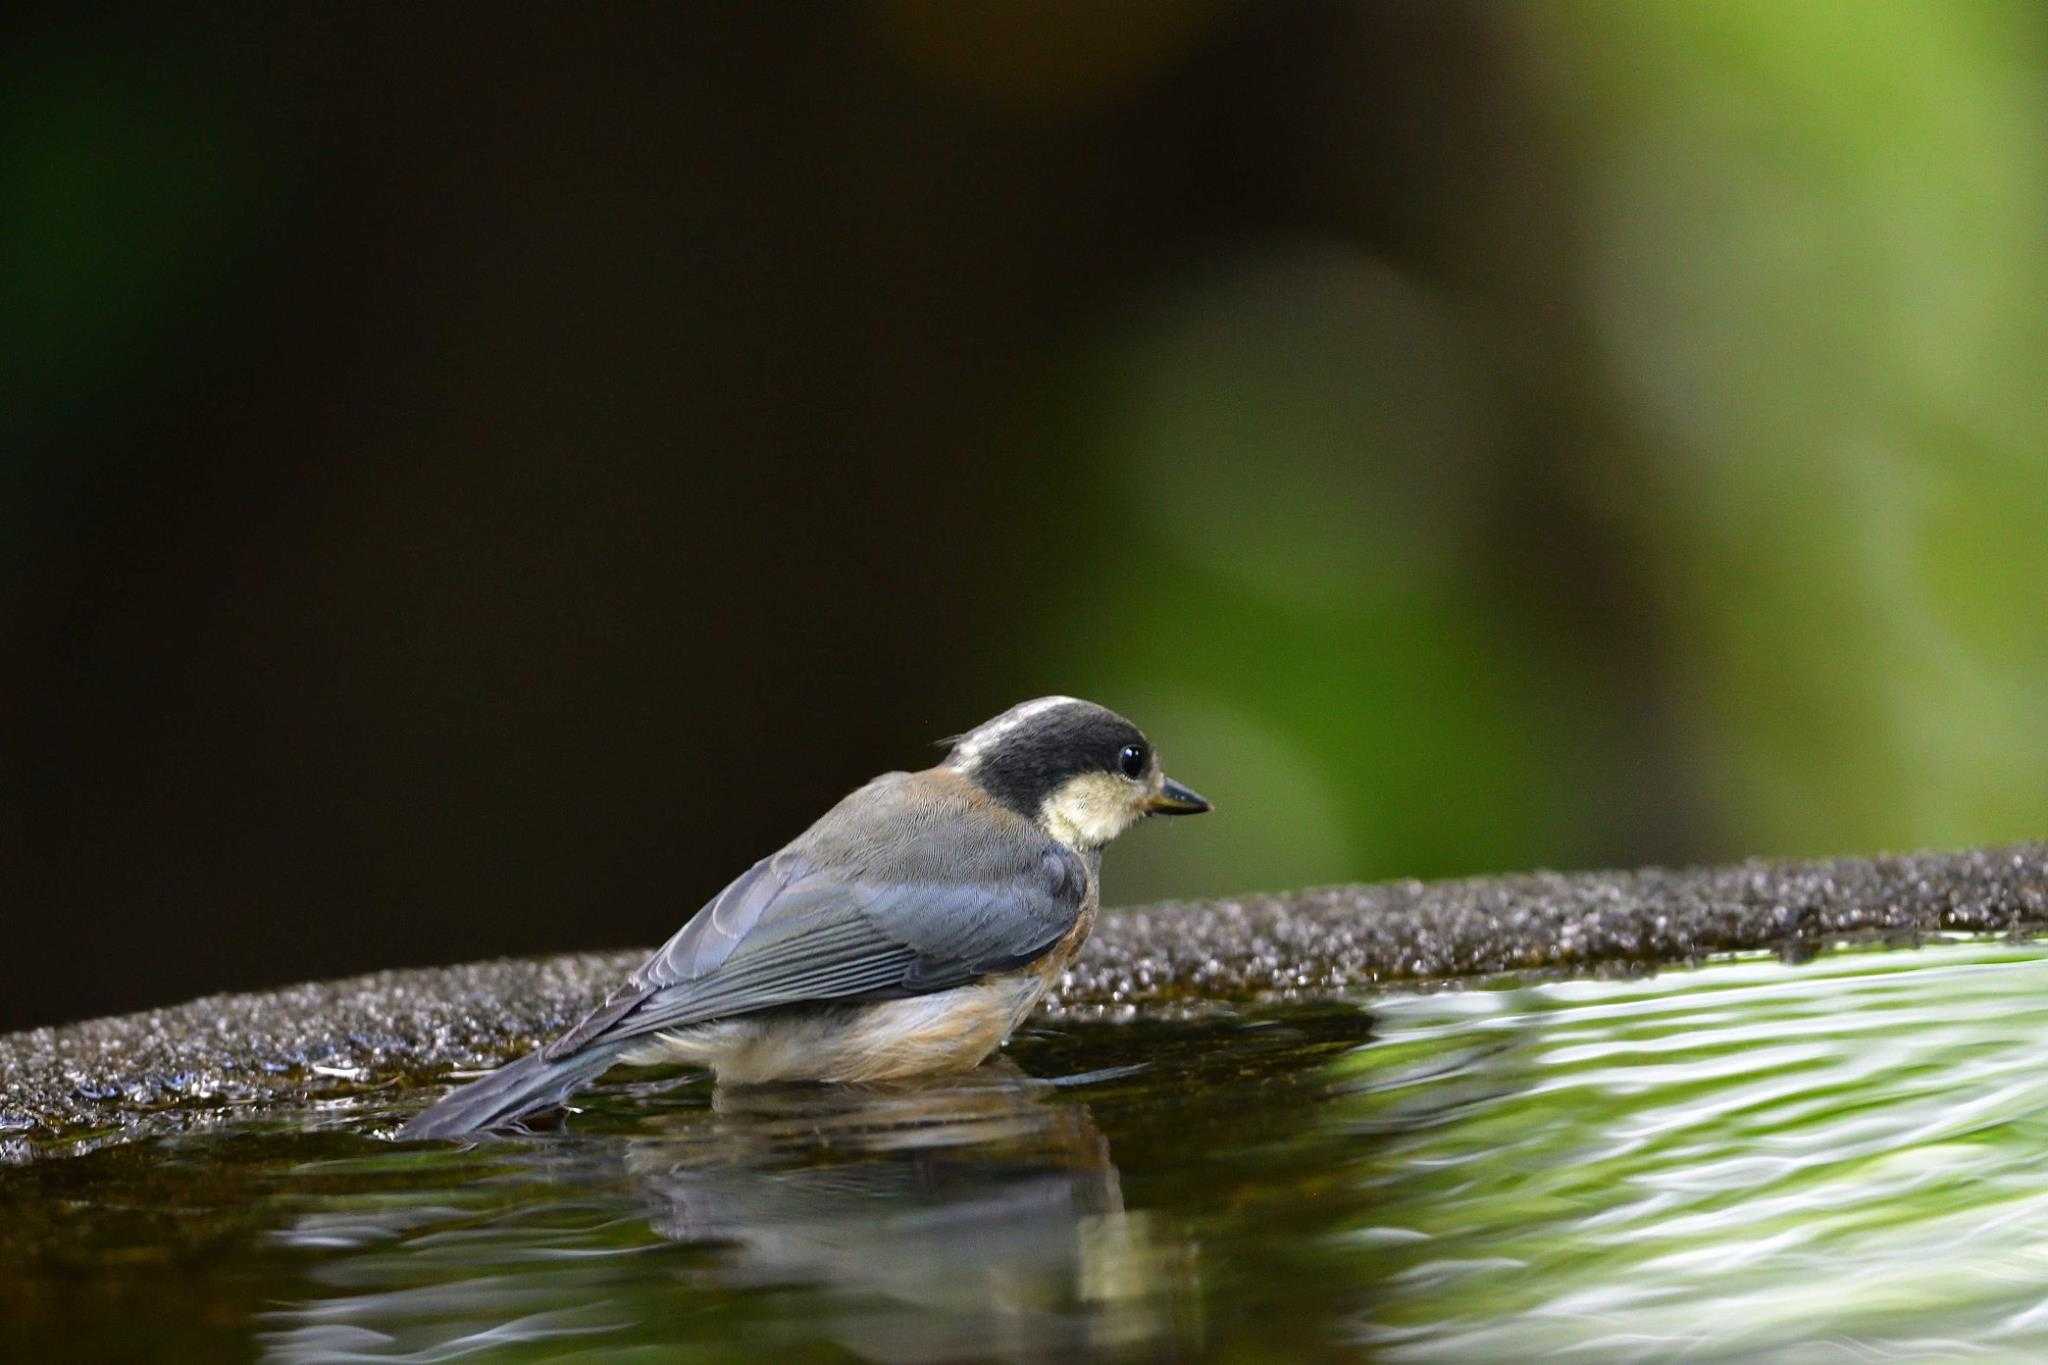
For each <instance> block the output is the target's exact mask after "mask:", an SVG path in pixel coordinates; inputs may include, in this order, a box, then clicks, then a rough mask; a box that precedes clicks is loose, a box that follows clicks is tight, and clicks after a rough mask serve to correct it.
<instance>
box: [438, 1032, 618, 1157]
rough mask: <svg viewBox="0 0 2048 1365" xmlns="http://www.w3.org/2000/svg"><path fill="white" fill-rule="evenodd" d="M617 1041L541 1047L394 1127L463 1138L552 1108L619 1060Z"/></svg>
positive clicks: (440, 1136)
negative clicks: (559, 1049)
mask: <svg viewBox="0 0 2048 1365" xmlns="http://www.w3.org/2000/svg"><path fill="white" fill-rule="evenodd" d="M620 1050H621V1045H620V1044H617V1043H598V1044H596V1045H594V1046H591V1047H586V1048H583V1049H582V1050H581V1051H578V1052H575V1053H572V1054H570V1055H569V1056H567V1057H561V1058H557V1059H556V1060H554V1061H548V1060H547V1059H545V1058H544V1057H542V1055H541V1049H538V1048H536V1049H535V1050H534V1051H532V1052H529V1053H527V1054H526V1055H525V1056H524V1057H521V1058H520V1059H519V1060H518V1061H516V1062H508V1063H506V1064H505V1065H504V1066H501V1067H499V1068H498V1069H497V1070H496V1071H493V1072H492V1073H491V1074H490V1075H488V1076H484V1077H481V1078H479V1079H477V1080H474V1081H471V1082H470V1083H469V1084H468V1085H465V1086H463V1087H461V1088H460V1089H457V1090H451V1091H449V1092H448V1093H447V1094H446V1095H443V1096H442V1097H441V1098H440V1099H439V1100H437V1101H435V1103H434V1104H433V1105H432V1106H430V1107H429V1108H428V1109H426V1110H425V1111H424V1112H422V1113H420V1114H418V1115H416V1116H415V1117H414V1118H413V1119H412V1121H411V1122H409V1123H407V1124H406V1125H405V1126H404V1127H403V1128H401V1129H399V1130H398V1136H399V1137H400V1138H401V1139H403V1140H408V1141H409V1140H412V1139H417V1138H454V1137H467V1136H468V1135H469V1134H471V1133H480V1132H483V1131H485V1130H487V1129H491V1128H501V1127H504V1126H505V1125H507V1124H510V1123H513V1122H514V1121H516V1120H518V1119H522V1118H524V1117H526V1116H527V1115H529V1114H537V1113H539V1112H541V1111H542V1110H544V1109H553V1108H555V1107H557V1106H558V1105H560V1104H561V1103H562V1102H563V1101H565V1100H567V1099H568V1098H569V1096H570V1095H572V1094H574V1093H575V1092H576V1091H577V1090H579V1089H581V1088H582V1087H583V1086H584V1085H585V1084H586V1083H587V1082H589V1081H591V1080H594V1079H595V1078H596V1077H597V1076H598V1074H599V1073H600V1072H602V1071H604V1070H606V1069H607V1068H609V1067H610V1066H611V1064H612V1063H613V1062H616V1061H617V1060H618V1059H619V1052H620Z"/></svg>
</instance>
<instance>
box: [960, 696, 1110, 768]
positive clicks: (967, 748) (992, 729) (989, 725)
mask: <svg viewBox="0 0 2048 1365" xmlns="http://www.w3.org/2000/svg"><path fill="white" fill-rule="evenodd" d="M1081 704H1082V703H1081V701H1080V700H1079V699H1078V698H1075V697H1040V698H1038V699H1037V700H1036V701H1026V702H1019V703H1018V704H1017V705H1015V706H1013V707H1011V708H1010V709H1009V710H1007V711H1005V712H1003V714H1001V715H1000V716H997V717H996V718H995V719H994V720H991V721H988V722H986V723H984V724H983V725H982V726H980V727H979V728H978V729H974V730H970V731H968V732H967V733H966V734H965V735H963V736H961V738H960V742H959V744H957V745H956V746H954V749H953V758H952V761H951V762H950V763H949V764H948V765H947V766H948V767H950V768H952V769H953V771H954V772H956V773H964V774H967V775H970V776H971V775H972V774H973V772H974V770H975V768H976V767H977V766H978V765H979V764H980V762H981V756H982V755H983V754H985V753H987V752H988V751H989V749H990V748H991V747H992V746H994V745H995V744H996V743H998V742H999V741H1000V740H1001V739H1002V738H1003V736H1004V735H1007V734H1011V733H1014V732H1015V731H1016V730H1017V729H1018V728H1019V727H1020V726H1022V725H1023V724H1024V723H1025V722H1026V721H1029V720H1030V719H1031V718H1032V717H1033V716H1042V715H1044V714H1045V713H1046V712H1048V711H1055V710H1058V709H1059V708H1060V707H1062V706H1079V705H1081Z"/></svg>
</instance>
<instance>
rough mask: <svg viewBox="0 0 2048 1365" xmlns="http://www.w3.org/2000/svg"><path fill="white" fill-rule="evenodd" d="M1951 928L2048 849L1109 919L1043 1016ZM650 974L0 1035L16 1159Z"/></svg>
mask: <svg viewBox="0 0 2048 1365" xmlns="http://www.w3.org/2000/svg"><path fill="white" fill-rule="evenodd" d="M1942 931H1949V932H1968V933H2015V934H2028V933H2034V932H2048V844H2022V845H2014V846H2011V847H2007V848H1991V849H1979V850H1974V851H1970V852H1963V853H1921V854H1913V855H1909V856H1904V857H1883V858H1843V859H1836V860H1832V861H1826V862H1749V863H1741V864H1737V865H1735V866H1731V867H1720V868H1703V869H1688V870H1679V871H1666V870H1661V869H1647V870H1644V871H1638V872H1591V873H1549V872H1539V873H1530V874H1526V875H1520V876H1511V877H1480V878H1472V879H1469V880H1463V881H1451V882H1433V883H1424V882H1413V881H1409V882H1388V883H1381V884H1376V885H1366V886H1335V887H1325V888H1319V889H1314V890H1307V891H1292V892H1283V893H1277V894H1272V895H1259V896H1246V897H1240V898H1236V899H1230V900H1221V901H1207V902H1190V903H1168V904H1163V905H1156V906H1148V907H1144V908H1141V909H1134V910H1125V911H1120V912H1112V913H1109V914H1106V915H1104V916H1103V918H1102V920H1101V922H1100V924H1099V925H1098V926H1097V928H1096V931H1095V936H1094V939H1093V941H1092V942H1091V943H1090V944H1089V946H1088V949H1087V950H1086V952H1084V953H1083V955H1082V957H1081V960H1080V961H1079V962H1078V963H1076V965H1075V966H1074V968H1073V969H1072V970H1071V971H1070V972H1069V973H1068V974H1067V976H1066V979H1065V980H1064V981H1063V982H1062V984H1061V987H1060V990H1059V992H1058V995H1057V997H1056V998H1055V1000H1054V1001H1053V1002H1052V1004H1051V1006H1050V1012H1051V1013H1052V1014H1054V1015H1056V1016H1057V1015H1060V1014H1066V1015H1069V1016H1071V1015H1076V1014H1081V1015H1090V1016H1099V1015H1103V1014H1110V1015H1116V1014H1122V1013H1130V1012H1134V1011H1135V1010H1137V1009H1138V1008H1140V1007H1146V1008H1150V1007H1186V1006H1188V1005H1191V1004H1194V1003H1196V1002H1201V1001H1228V1000H1241V999H1245V998H1249V997H1252V996H1259V995H1270V994H1274V993H1280V994H1320V993H1325V992H1333V991H1338V990H1347V989H1357V988H1360V987H1368V986H1374V985H1389V984H1409V985H1421V984H1432V983H1442V982H1444V981H1447V980H1452V979H1455V978H1459V977H1469V976H1477V975H1492V974H1497V973H1502V972H1518V971H1542V972H1569V971H1641V970H1646V969H1648V968H1651V967H1654V966H1656V965H1659V964H1664V963H1679V962H1693V961H1697V960H1699V959H1701V958H1704V957H1706V956H1709V955H1711V954H1713V953H1717V952H1725V951H1730V950H1734V949H1742V948H1764V947H1774V948H1778V949H1779V950H1781V951H1783V952H1785V953H1787V954H1788V955H1790V956H1794V957H1802V956H1805V955H1809V954H1810V953H1812V952H1815V951H1818V950H1819V949H1820V948H1822V947H1825V946H1827V945H1828V944H1830V943H1833V942H1835V941H1838V940H1840V939H1844V938H1852V937H1853V938H1866V937H1870V936H1873V935H1876V936H1886V935H1892V936H1898V937H1901V938H1905V939H1908V940H1910V939H1912V938H1913V937H1915V936H1917V935H1919V934H1923V933H1933V932H1942ZM644 956H645V953H644V952H641V951H633V952H617V953H584V954H572V955H568V956H564V957H555V958H546V959H538V960H500V961H491V962H477V963H469V964H465V965H463V966H457V967H446V968H422V969H415V970H405V971H387V972H377V973H373V974H371V975H369V976H360V977H353V978H349V979H347V980H343V981H334V982H324V983H314V984H308V985H302V986H293V987H289V988H287V989H284V990H277V991H263V992H254V993H250V994H242V995H216V996H207V997H204V998H202V999H199V1000H194V1001H191V1002H189V1003H187V1004H183V1005H178V1006H174V1007H171V1008H166V1009H160V1010H151V1011H147V1012H144V1013H141V1014H131V1015H123V1016H120V1017H118V1018H111V1019H95V1020H89V1021H87V1022H84V1023H78V1024H66V1025H63V1026H61V1027H57V1028H43V1029H35V1030H31V1031H28V1032H25V1033H15V1034H8V1035H5V1036H0V1160H7V1159H12V1160H17V1161H18V1160H24V1159H29V1158H32V1157H34V1156H38V1155H42V1154H45V1153H47V1152H53V1151H57V1150H63V1151H67V1152H75V1151H81V1150H88V1149H89V1148H90V1147H91V1146H94V1145H99V1143H101V1142H105V1141H123V1140H126V1139H129V1138H134V1137H138V1136H143V1135H145V1134H148V1133H152V1132H161V1131H165V1130H168V1129H172V1128H181V1127H191V1126H196V1125H207V1124H213V1123H218V1122H220V1121H222V1120H223V1119H225V1118H229V1117H232V1116H235V1115H238V1114H243V1113H246V1112H248V1111H249V1110H251V1109H254V1108H258V1107H262V1106H268V1105H274V1104H279V1103H293V1104H318V1103H319V1102H321V1101H322V1100H325V1099H338V1098H344V1097H347V1096H352V1095H359V1094H361V1093H362V1092H363V1091H365V1090H367V1089H373V1088H379V1087H383V1086H403V1085H410V1084H415V1083H420V1082H425V1081H428V1080H434V1079H439V1078H440V1077H441V1076H443V1075H444V1074H445V1073H446V1072H448V1071H450V1070H461V1069H481V1068H484V1067H488V1066H491V1065H495V1064H496V1063H498V1062H500V1061H503V1060H505V1059H506V1058H508V1057H510V1056H512V1055H514V1054H515V1053H517V1052H520V1051H523V1050H524V1049H526V1048H527V1047H530V1046H532V1045H533V1044H534V1043H535V1042H537V1041H539V1040H541V1039H544V1038H548V1037H551V1036H553V1035H554V1034H556V1033H558V1032H560V1031H561V1030H562V1029H564V1028H566V1027H567V1026H568V1025H569V1024H570V1023H571V1022H573V1021H574V1019H575V1018H576V1017H577V1016H578V1015H580V1014H581V1013H582V1012H583V1011H585V1010H586V1009H588V1008H590V1006H592V1005H593V1004H595V1003H596V1002H597V1001H598V1000H599V999H600V998H601V997H602V996H603V995H604V993H605V992H606V990H608V989H609V988H610V987H611V986H612V985H613V984H614V983H615V982H616V981H618V979H619V978H620V977H621V976H623V975H624V974H625V973H626V972H628V971H630V970H631V969H632V968H633V967H635V966H637V965H638V964H639V962H640V961H641V959H642V958H643V957H644ZM53 1139H61V1142H56V1143H53V1141H52V1140H53Z"/></svg>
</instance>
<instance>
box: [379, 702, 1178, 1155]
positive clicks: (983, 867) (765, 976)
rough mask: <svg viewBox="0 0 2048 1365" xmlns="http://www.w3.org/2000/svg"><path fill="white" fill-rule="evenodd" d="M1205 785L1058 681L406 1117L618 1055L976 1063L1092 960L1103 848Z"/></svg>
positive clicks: (943, 1066)
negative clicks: (621, 979)
mask: <svg viewBox="0 0 2048 1365" xmlns="http://www.w3.org/2000/svg"><path fill="white" fill-rule="evenodd" d="M1209 808H1210V807H1209V803H1208V802H1207V801H1205V800H1203V799H1202V798H1201V797H1200V796H1197V795H1196V794H1195V793H1194V792H1192V791H1189V790H1188V789H1187V788H1186V787H1183V786H1181V785H1180V784H1179V783H1178V782H1174V781H1171V780H1169V779H1168V778H1167V776H1166V774H1165V773H1164V772H1162V771H1161V770H1160V766H1159V755H1158V754H1157V752H1155V751H1154V749H1153V748H1152V745H1151V743H1150V742H1149V741H1148V740H1147V739H1146V738H1145V736H1144V734H1143V732H1141V731H1140V730H1139V729H1138V727H1137V726H1135V725H1133V724H1131V723H1130V722H1129V721H1127V720H1125V719H1124V718H1123V717H1122V716H1119V715H1117V714H1116V713H1115V712H1114V711H1111V710H1108V709H1107V708H1105V707H1101V706H1097V705H1095V704H1094V703H1093V702H1086V701H1079V700H1077V699H1075V698H1073V697H1040V698H1039V699H1038V700H1036V701H1027V702H1024V703H1022V704H1021V705H1018V706H1013V707H1011V708H1010V709H1009V710H1007V711H1005V712H1003V714H1001V715H1000V716H997V717H996V718H995V719H994V720H991V721H989V722H987V723H986V724H984V725H982V726H980V727H979V728H977V729H974V730H971V731H969V732H968V733H966V734H964V735H961V736H958V737H957V738H956V739H955V740H954V741H953V743H952V749H951V751H950V752H949V753H948V754H947V755H946V758H945V760H944V761H943V762H941V763H940V764H939V765H938V766H937V767H934V768H926V769H925V770H923V771H922V772H914V773H900V772H898V773H885V774H884V775H882V776H881V777H878V778H876V779H875V780H874V781H872V782H870V783H868V784H867V785H866V786H864V787H862V788H861V789H860V790H858V791H856V792H854V793H853V794H852V795H850V796H848V797H846V798H845V799H844V800H842V801H841V802H840V803H839V804H838V805H836V806H834V807H833V808H832V809H831V810H829V811H827V812H826V813H825V815H824V817H823V818H822V819H820V820H819V821H818V822H817V823H816V824H814V825H812V826H811V827H810V828H809V829H807V830H805V831H804V832H803V833H802V834H800V835H798V836H797V837H796V838H795V839H794V840H792V841H791V842H790V843H789V844H788V845H787V846H785V847H784V848H783V849H782V850H781V851H780V852H777V853H773V854H770V855H769V856H768V857H766V858H763V859H762V860H761V861H760V862H758V863H755V864H754V865H753V867H751V868H749V869H748V870H747V871H745V872H744V873H742V874H740V876H739V877H738V878H737V879H736V880H734V881H733V883H732V884H731V885H730V886H728V887H726V888H725V890H723V891H721V892H719V893H718V895H717V896H715V897H713V898H712V899H711V901H710V902H709V903H708V904H706V905H705V906H704V907H703V908H702V909H700V910H699V911H697V913H696V914H694V915H692V916H691V917H690V919H689V922H688V923H686V924H684V925H683V927H682V928H681V929H680V930H679V931H678V932H677V933H676V936H675V937H674V938H672V939H670V940H669V941H668V942H667V943H666V944H664V945H662V947H661V948H660V949H659V950H658V951H657V952H656V953H655V954H654V955H653V956H652V957H650V958H648V959H647V961H646V962H644V963H642V964H641V966H640V968H639V970H637V971H635V972H634V973H633V974H632V975H631V976H630V977H628V978H627V979H626V981H625V983H624V984H623V985H621V986H620V987H619V988H618V989H617V990H615V991H613V992H612V994H611V995H610V997H609V998H607V999H606V1000H605V1002H604V1003H603V1004H602V1005H599V1006H598V1007H597V1008H596V1009H595V1010H592V1011H591V1012H590V1013H589V1014H588V1015H586V1016H585V1017H584V1018H583V1019H582V1020H581V1021H580V1022H578V1023H577V1024H576V1025H575V1027H573V1028H571V1029H570V1030H569V1031H568V1032H567V1033H565V1034H563V1035H562V1036H561V1037H559V1038H557V1039H555V1040H554V1041H553V1042H551V1043H549V1044H547V1045H546V1046H545V1047H542V1048H539V1049H537V1050H535V1051H533V1052H530V1053H528V1054H527V1055H526V1056H524V1057H521V1058H520V1059H519V1060H517V1061H515V1062H512V1063H510V1064H508V1065H506V1066H503V1067H501V1068H499V1069H498V1070H496V1071H494V1072H492V1073H491V1074H490V1075H488V1076H485V1077H483V1078H482V1079H480V1080H477V1081H474V1082H472V1083H470V1084H469V1085H466V1086H463V1087H462V1088H460V1089H458V1090H455V1091H453V1092H451V1093H449V1094H448V1095H446V1096H445V1097H443V1098H442V1099H441V1100H440V1101H439V1102H438V1103H436V1104H434V1105H433V1106H432V1107H430V1108H428V1109H427V1110H426V1111H425V1112H423V1113H421V1114H420V1115H419V1116H417V1117H416V1118H414V1119H413V1120H412V1121H411V1122H409V1123H407V1124H406V1125H405V1126H404V1127H403V1128H402V1129H400V1130H399V1133H398V1136H399V1137H401V1138H450V1137H461V1136H463V1135H465V1134H469V1133H475V1132H479V1131H483V1130H487V1129H492V1128H500V1127H504V1126H507V1125H510V1124H514V1123H516V1122H517V1121H519V1120H520V1119H523V1118H525V1117H526V1116H528V1115H531V1114H535V1113H538V1112H540V1111H542V1110H545V1109H551V1108H555V1107H558V1106H560V1105H561V1104H562V1103H563V1102H564V1101H566V1100H567V1099H568V1097H569V1096H570V1095H571V1094H573V1093H574V1092H575V1091H576V1090H577V1089H579V1088H581V1087H582V1086H584V1085H585V1084H587V1083H589V1082H590V1081H591V1080H593V1079H595V1078H596V1077H597V1076H598V1075H599V1074H600V1073H602V1072H604V1071H605V1070H607V1069H608V1068H610V1067H611V1066H612V1065H613V1064H614V1063H618V1062H627V1063H632V1064H635V1065H652V1064H657V1063H663V1062H682V1063H688V1064H692V1065H697V1066H706V1067H709V1068H711V1070H712V1071H713V1072H714V1073H716V1075H717V1078H718V1080H719V1081H720V1082H721V1083H733V1084H743V1085H744V1084H757V1083H761V1082H767V1081H842V1082H859V1081H881V1080H892V1079H896V1078H900V1077H905V1076H913V1075H920V1074H925V1073H930V1072H948V1071H965V1070H968V1069H969V1068H971V1067H975V1066H978V1065H980V1063H981V1062H982V1060H983V1059H984V1058H986V1057H987V1056H988V1055H989V1054H990V1053H991V1052H993V1051H995V1049H996V1048H998V1047H1000V1046H1001V1045H1002V1044H1003V1042H1004V1040H1006V1039H1007V1038H1008V1037H1009V1036H1010V1033H1011V1031H1012V1030H1013V1029H1015V1028H1016V1027H1017V1025H1018V1024H1020V1023H1022V1022H1023V1020H1024V1018H1025V1016H1026V1015H1028V1014H1030V1013H1031V1010H1032V1007H1033V1006H1035V1005H1036V1004H1037V1003H1038V1000H1039V998H1040V997H1041V996H1043V995H1044V994H1045V992H1046V989H1047V988H1048V987H1049V986H1051V985H1052V983H1053V982H1054V981H1056V980H1057V979H1058V978H1059V975H1060V973H1061V972H1063V971H1064V970H1066V967H1067V965H1068V964H1069V963H1070V962H1072V961H1073V960H1074V955H1075V954H1076V953H1078V952H1079V951H1080V948H1081V945H1082V943H1083V942H1085V941H1086V940H1087V938H1088V932H1089V930H1090V929H1092V928H1093V927H1094V924H1095V914H1096V910H1097V909H1098V908H1099V906H1100V905H1101V885H1100V873H1101V867H1102V849H1103V846H1104V845H1106V844H1108V843H1109V842H1110V840H1112V839H1114V838H1116V836H1117V835H1119V834H1121V833H1123V832H1124V831H1125V830H1126V829H1128V828H1129V827H1130V826H1131V825H1132V824H1133V823H1135V822H1136V821H1137V820H1139V819H1141V818H1142V817H1144V816H1147V815H1196V814H1200V813H1201V812H1203V811H1206V810H1208V809H1209Z"/></svg>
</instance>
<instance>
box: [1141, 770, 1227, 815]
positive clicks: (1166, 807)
mask: <svg viewBox="0 0 2048 1365" xmlns="http://www.w3.org/2000/svg"><path fill="white" fill-rule="evenodd" d="M1213 809H1215V807H1213V806H1211V805H1210V804H1209V803H1208V802H1207V801H1204V800H1203V799H1202V798H1201V797H1199V796H1197V795H1195V793H1193V792H1191V791H1189V790H1188V789H1187V788H1186V787H1183V786H1182V785H1181V784H1180V783H1178V782H1176V781H1174V780H1173V779H1172V778H1170V777H1169V778H1167V779H1166V780H1165V781H1163V782H1161V783H1160V784H1159V790H1158V792H1156V793H1155V794H1154V795H1153V796H1152V797H1151V798H1150V799H1148V800H1147V801H1146V802H1145V813H1146V814H1147V815H1200V814H1201V813H1202V812H1203V811H1205V810H1213Z"/></svg>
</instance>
